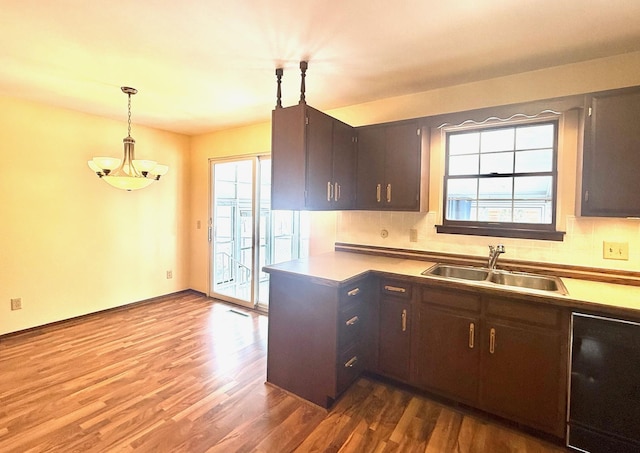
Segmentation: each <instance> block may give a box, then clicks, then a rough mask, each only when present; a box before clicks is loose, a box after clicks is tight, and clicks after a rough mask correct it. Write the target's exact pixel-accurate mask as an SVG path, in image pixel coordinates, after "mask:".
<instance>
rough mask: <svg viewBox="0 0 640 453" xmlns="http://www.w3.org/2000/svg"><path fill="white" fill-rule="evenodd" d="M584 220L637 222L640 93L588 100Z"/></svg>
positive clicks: (626, 92) (631, 91)
mask: <svg viewBox="0 0 640 453" xmlns="http://www.w3.org/2000/svg"><path fill="white" fill-rule="evenodd" d="M585 116H586V117H585V130H584V148H583V166H582V204H581V215H583V216H597V217H638V216H640V197H638V173H639V172H640V127H638V118H640V89H638V88H637V87H636V88H633V89H625V90H616V91H612V92H605V93H601V94H595V95H591V96H588V97H587V106H586V109H585Z"/></svg>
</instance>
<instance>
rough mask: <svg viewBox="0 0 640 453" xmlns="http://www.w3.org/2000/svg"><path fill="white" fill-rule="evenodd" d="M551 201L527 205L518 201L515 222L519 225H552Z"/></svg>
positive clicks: (514, 215) (515, 208)
mask: <svg viewBox="0 0 640 453" xmlns="http://www.w3.org/2000/svg"><path fill="white" fill-rule="evenodd" d="M551 206H552V205H551V200H546V201H545V200H538V201H537V202H533V203H532V202H529V203H525V202H524V201H516V203H515V206H514V209H513V221H514V222H519V223H546V224H550V223H551Z"/></svg>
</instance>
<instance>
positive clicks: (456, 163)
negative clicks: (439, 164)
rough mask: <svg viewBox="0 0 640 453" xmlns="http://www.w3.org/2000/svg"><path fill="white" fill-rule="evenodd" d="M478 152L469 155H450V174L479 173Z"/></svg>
mask: <svg viewBox="0 0 640 453" xmlns="http://www.w3.org/2000/svg"><path fill="white" fill-rule="evenodd" d="M478 158H479V155H478V154H471V155H468V156H451V157H449V174H450V175H477V174H478Z"/></svg>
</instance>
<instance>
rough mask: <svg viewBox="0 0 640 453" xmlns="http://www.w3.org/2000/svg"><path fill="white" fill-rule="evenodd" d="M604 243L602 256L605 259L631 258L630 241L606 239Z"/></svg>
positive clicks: (626, 259)
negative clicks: (610, 240)
mask: <svg viewBox="0 0 640 453" xmlns="http://www.w3.org/2000/svg"><path fill="white" fill-rule="evenodd" d="M602 244H603V246H602V257H603V258H604V259H605V260H625V261H628V260H629V243H628V242H609V241H604V242H603V243H602Z"/></svg>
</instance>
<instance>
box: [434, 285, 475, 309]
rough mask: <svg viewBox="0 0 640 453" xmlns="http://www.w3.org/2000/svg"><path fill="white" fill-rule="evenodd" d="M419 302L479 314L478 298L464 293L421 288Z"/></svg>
mask: <svg viewBox="0 0 640 453" xmlns="http://www.w3.org/2000/svg"><path fill="white" fill-rule="evenodd" d="M421 296H422V297H421V301H422V302H424V303H428V304H432V305H439V306H441V307H442V308H451V309H455V310H468V311H472V312H474V313H479V312H480V296H478V295H477V294H472V293H467V292H464V291H450V290H442V289H436V288H430V287H428V286H424V287H422V295H421Z"/></svg>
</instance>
